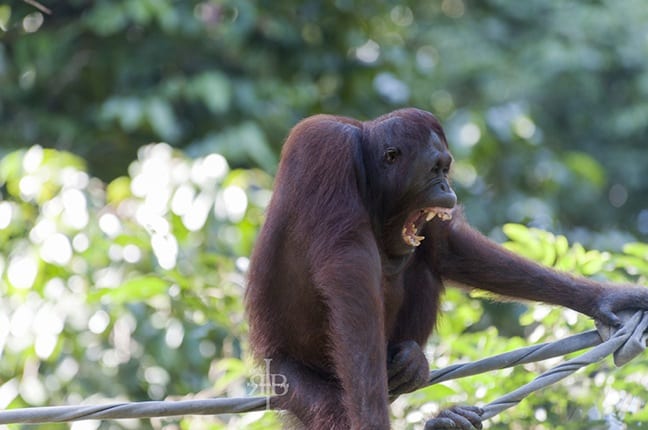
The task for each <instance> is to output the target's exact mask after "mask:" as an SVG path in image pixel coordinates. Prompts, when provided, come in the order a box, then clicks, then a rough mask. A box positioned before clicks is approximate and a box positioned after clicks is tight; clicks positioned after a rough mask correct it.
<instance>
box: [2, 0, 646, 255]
mask: <svg viewBox="0 0 648 430" xmlns="http://www.w3.org/2000/svg"><path fill="white" fill-rule="evenodd" d="M41 4H43V5H45V6H47V7H48V8H49V9H50V10H51V14H47V13H44V12H42V11H40V10H38V9H37V8H35V7H34V6H32V5H30V4H28V3H27V2H21V1H13V2H9V3H7V2H2V1H0V28H1V30H0V142H2V143H1V144H0V145H2V147H4V148H6V149H9V148H17V147H28V146H31V145H33V144H38V145H41V146H44V147H56V148H59V149H65V150H69V151H71V152H73V153H75V154H79V155H81V156H82V157H83V158H84V159H86V160H87V161H88V163H89V168H90V172H91V173H92V174H93V175H95V176H98V177H100V178H103V179H104V180H111V179H113V178H114V177H116V176H121V175H123V174H124V171H125V168H126V166H127V165H128V163H129V162H130V160H132V159H133V157H134V156H135V153H136V151H137V147H138V145H140V144H141V143H142V142H153V141H165V142H169V143H170V144H171V145H172V146H175V147H183V148H186V150H187V153H188V154H190V155H192V156H204V155H206V154H207V153H209V152H218V153H220V154H222V155H224V156H225V157H226V158H227V159H228V160H229V161H230V163H232V165H233V166H235V167H241V166H244V167H250V166H260V167H262V168H263V169H264V170H266V171H269V172H272V171H273V169H274V167H275V165H276V159H277V153H278V150H279V147H280V145H281V142H282V140H283V138H284V137H285V135H286V134H287V131H288V130H289V129H290V127H291V126H292V125H294V124H295V123H296V122H297V121H298V120H299V119H301V118H302V117H305V116H307V115H310V114H314V113H319V112H329V113H338V114H343V115H349V116H354V117H358V118H362V119H367V118H372V117H375V116H377V115H379V114H382V113H385V112H387V111H390V110H392V109H394V108H397V107H401V106H406V105H414V106H418V107H421V108H424V109H427V110H430V111H432V112H434V113H436V114H437V115H438V116H439V117H440V118H441V119H442V121H443V122H444V124H445V125H446V128H447V131H448V134H449V136H450V144H451V147H452V149H453V151H454V152H455V155H456V158H457V166H456V169H455V179H456V183H457V186H458V188H459V191H460V196H461V200H462V201H463V202H464V203H465V204H466V206H467V208H468V209H467V212H468V214H469V218H470V219H471V220H472V221H473V223H475V224H476V225H478V226H479V227H480V228H483V229H486V230H490V229H492V228H493V227H494V226H497V225H501V224H502V223H504V222H510V221H513V222H521V223H525V224H527V223H531V224H533V225H534V226H537V227H542V228H549V229H552V230H560V231H563V232H566V233H568V234H569V236H570V237H571V238H575V239H578V240H579V241H581V242H585V243H590V240H591V237H590V235H589V234H587V230H580V229H577V227H585V228H587V229H590V230H591V229H595V230H598V231H600V230H602V229H606V230H609V231H610V234H608V235H607V236H606V237H604V238H603V239H605V240H604V241H603V242H601V241H599V242H593V243H590V244H591V245H596V246H599V245H601V244H603V245H605V246H619V245H620V244H621V243H623V241H625V240H628V236H627V235H624V234H623V233H619V232H630V233H632V234H634V235H635V236H638V235H641V236H639V237H638V238H640V239H641V238H646V235H648V205H647V204H646V199H645V198H644V196H645V195H647V193H648V182H647V181H645V180H644V176H645V171H646V170H648V158H647V157H645V156H644V155H645V154H644V152H645V140H646V137H647V131H648V102H647V101H646V100H648V97H647V96H648V72H647V70H648V55H647V54H648V42H647V40H648V39H647V37H648V30H646V29H647V28H648V27H647V25H648V8H646V7H645V5H644V2H643V0H626V1H623V2H618V1H615V0H598V1H590V2H575V1H567V2H547V1H544V0H529V1H525V2H523V3H520V2H515V1H506V0H487V1H468V0H435V1H414V0H406V1H399V2H394V1H386V2H374V3H367V2H358V1H354V0H336V1H331V2H320V1H295V0H281V1H274V0H273V1H269V0H262V1H250V0H189V1H183V2H177V1H172V0H157V1H149V0H137V1H136V0H98V1H90V0H69V1H60V0H58V1H57V0H48V1H45V0H43V1H41ZM106 160H110V162H106ZM483 207H488V208H489V209H488V210H482V209H481V208H483ZM601 240H602V239H601Z"/></svg>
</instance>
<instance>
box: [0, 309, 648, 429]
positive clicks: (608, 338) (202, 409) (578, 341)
mask: <svg viewBox="0 0 648 430" xmlns="http://www.w3.org/2000/svg"><path fill="white" fill-rule="evenodd" d="M619 317H620V318H621V320H622V321H623V325H622V326H621V327H620V328H611V327H606V326H603V325H600V324H597V328H598V332H597V331H596V330H592V331H588V332H585V333H581V334H578V335H574V336H570V337H568V338H565V339H562V340H558V341H556V342H551V343H544V344H539V345H535V346H530V347H526V348H521V349H518V350H516V351H511V352H507V353H504V354H499V355H496V356H493V357H489V358H485V359H483V360H478V361H475V362H471V363H464V364H455V365H452V366H449V367H446V368H444V369H439V370H434V371H432V372H431V373H430V377H429V379H428V382H427V385H433V384H438V383H439V382H443V381H447V380H450V379H456V378H461V377H465V376H470V375H475V374H478V373H483V372H487V371H490V370H496V369H505V368H508V367H512V366H517V365H519V364H525V363H530V362H534V361H540V360H545V359H547V358H552V357H556V356H562V355H565V354H568V353H571V352H575V351H580V350H582V349H585V348H590V347H592V349H590V350H589V351H587V352H585V353H583V354H582V355H580V356H579V357H576V358H573V359H571V360H569V361H566V362H565V363H562V364H560V365H558V366H556V367H554V368H552V369H550V370H548V371H547V372H545V373H543V374H541V375H540V376H538V377H537V378H536V379H534V380H533V381H531V382H529V383H528V384H526V385H523V386H522V387H520V388H518V389H516V390H514V391H512V392H510V393H508V394H506V395H504V396H502V397H500V398H499V399H497V400H494V401H493V402H491V403H489V404H487V405H486V406H484V407H483V409H484V415H483V416H482V418H483V419H488V418H492V417H493V416H495V415H497V414H499V413H500V412H502V411H504V410H506V409H508V408H510V407H513V406H515V405H517V404H518V403H519V402H520V401H521V400H522V399H524V398H525V397H527V396H528V395H529V394H531V393H533V392H535V391H538V390H540V389H542V388H545V387H547V386H549V385H551V384H554V383H556V382H557V381H560V380H561V379H563V378H565V377H567V376H569V375H571V374H572V373H574V372H575V371H576V370H578V369H580V368H581V367H585V366H587V365H589V364H593V363H596V362H598V361H601V360H602V359H603V358H605V357H607V356H608V355H610V354H614V363H615V364H616V365H617V366H622V365H623V364H625V363H627V362H628V361H630V360H632V359H633V358H634V357H636V356H637V355H638V354H640V353H641V352H643V351H644V349H645V348H646V342H647V341H648V311H639V312H636V313H631V312H627V313H622V314H620V315H619ZM268 400H269V399H268V397H244V398H217V399H201V400H180V401H149V402H134V403H114V404H107V405H100V406H48V407H38V408H23V409H12V410H7V411H0V424H15V423H46V422H68V421H79V420H89V419H126V418H129V419H130V418H153V417H168V416H179V415H217V414H225V413H243V412H253V411H261V410H265V409H267V405H268Z"/></svg>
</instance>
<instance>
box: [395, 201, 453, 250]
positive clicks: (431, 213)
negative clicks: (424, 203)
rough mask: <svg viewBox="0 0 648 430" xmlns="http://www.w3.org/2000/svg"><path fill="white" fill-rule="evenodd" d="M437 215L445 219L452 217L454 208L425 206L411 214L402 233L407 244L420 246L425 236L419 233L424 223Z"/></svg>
mask: <svg viewBox="0 0 648 430" xmlns="http://www.w3.org/2000/svg"><path fill="white" fill-rule="evenodd" d="M435 216H438V217H439V219H441V220H443V221H448V220H450V219H452V209H450V208H438V207H435V208H425V209H420V210H418V211H416V212H414V213H413V214H412V215H410V216H409V217H408V218H407V220H406V221H405V225H404V226H403V231H402V233H401V235H402V236H403V240H404V241H405V243H406V244H408V245H410V246H419V245H420V244H421V241H422V240H423V239H425V236H419V235H418V234H417V233H418V232H419V230H420V229H421V227H422V226H423V224H424V223H426V222H428V221H431V220H432V219H433V218H434V217H435Z"/></svg>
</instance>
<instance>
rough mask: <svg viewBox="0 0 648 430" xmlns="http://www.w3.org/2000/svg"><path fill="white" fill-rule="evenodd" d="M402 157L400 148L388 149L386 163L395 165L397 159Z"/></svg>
mask: <svg viewBox="0 0 648 430" xmlns="http://www.w3.org/2000/svg"><path fill="white" fill-rule="evenodd" d="M400 155H401V151H400V149H398V148H387V149H386V150H385V155H384V157H385V161H386V162H388V163H390V164H391V163H394V162H395V161H396V159H397V158H398V157H399V156H400Z"/></svg>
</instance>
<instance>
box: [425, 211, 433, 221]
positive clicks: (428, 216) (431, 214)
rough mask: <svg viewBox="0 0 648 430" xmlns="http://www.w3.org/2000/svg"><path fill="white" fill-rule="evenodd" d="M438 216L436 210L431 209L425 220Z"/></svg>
mask: <svg viewBox="0 0 648 430" xmlns="http://www.w3.org/2000/svg"><path fill="white" fill-rule="evenodd" d="M435 216H436V212H435V211H433V210H431V211H429V212H428V213H427V216H426V217H425V221H430V220H432V219H433V218H434V217H435Z"/></svg>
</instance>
